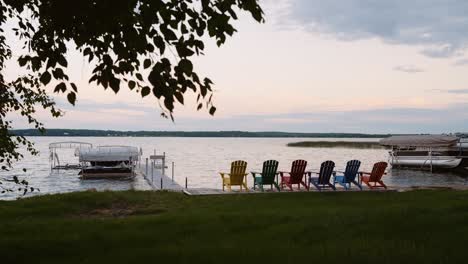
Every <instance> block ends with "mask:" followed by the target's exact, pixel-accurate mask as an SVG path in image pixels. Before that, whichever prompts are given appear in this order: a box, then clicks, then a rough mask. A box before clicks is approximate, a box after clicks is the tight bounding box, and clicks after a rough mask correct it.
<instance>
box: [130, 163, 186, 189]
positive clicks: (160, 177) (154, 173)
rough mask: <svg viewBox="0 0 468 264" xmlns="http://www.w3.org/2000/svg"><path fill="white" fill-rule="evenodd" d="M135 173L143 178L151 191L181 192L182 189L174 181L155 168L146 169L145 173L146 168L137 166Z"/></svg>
mask: <svg viewBox="0 0 468 264" xmlns="http://www.w3.org/2000/svg"><path fill="white" fill-rule="evenodd" d="M150 166H151V165H150ZM137 173H138V174H140V175H141V176H143V178H144V179H145V180H146V182H147V183H148V184H149V185H150V186H151V188H152V189H153V190H168V191H182V190H183V189H184V188H183V187H182V186H181V185H179V184H178V183H177V182H176V181H174V180H173V179H171V178H170V177H168V176H167V175H165V174H163V173H162V171H161V170H159V169H158V168H157V167H156V168H152V169H151V168H148V172H147V171H146V167H141V166H139V167H137Z"/></svg>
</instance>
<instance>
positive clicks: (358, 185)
mask: <svg viewBox="0 0 468 264" xmlns="http://www.w3.org/2000/svg"><path fill="white" fill-rule="evenodd" d="M353 183H354V184H355V185H356V186H357V187H359V189H360V190H361V191H362V185H361V184H359V183H358V182H356V181H353ZM350 185H351V183H350Z"/></svg>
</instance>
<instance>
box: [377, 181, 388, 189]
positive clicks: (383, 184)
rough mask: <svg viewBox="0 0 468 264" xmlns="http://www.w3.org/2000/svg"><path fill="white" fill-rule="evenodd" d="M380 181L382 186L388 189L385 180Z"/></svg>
mask: <svg viewBox="0 0 468 264" xmlns="http://www.w3.org/2000/svg"><path fill="white" fill-rule="evenodd" d="M379 183H380V184H381V185H382V187H384V188H385V190H387V185H385V183H383V181H379Z"/></svg>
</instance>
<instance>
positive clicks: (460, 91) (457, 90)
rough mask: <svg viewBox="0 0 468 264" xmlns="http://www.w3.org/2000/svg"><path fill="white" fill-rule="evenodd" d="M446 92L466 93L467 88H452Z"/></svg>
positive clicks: (467, 91) (467, 92)
mask: <svg viewBox="0 0 468 264" xmlns="http://www.w3.org/2000/svg"><path fill="white" fill-rule="evenodd" d="M447 92H448V93H452V94H468V89H454V90H447Z"/></svg>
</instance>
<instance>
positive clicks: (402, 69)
mask: <svg viewBox="0 0 468 264" xmlns="http://www.w3.org/2000/svg"><path fill="white" fill-rule="evenodd" d="M393 70H394V71H399V72H406V73H420V72H424V69H421V68H418V67H416V66H413V65H400V66H396V67H394V68H393Z"/></svg>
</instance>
